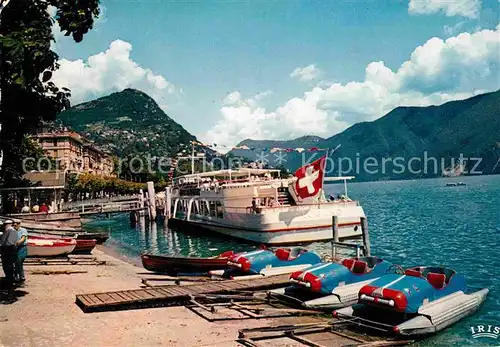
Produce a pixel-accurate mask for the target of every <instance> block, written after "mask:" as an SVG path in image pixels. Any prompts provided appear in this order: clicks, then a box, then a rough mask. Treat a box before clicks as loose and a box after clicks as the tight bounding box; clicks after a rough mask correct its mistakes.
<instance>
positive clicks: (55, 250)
mask: <svg viewBox="0 0 500 347" xmlns="http://www.w3.org/2000/svg"><path fill="white" fill-rule="evenodd" d="M75 247H76V240H75V239H71V240H58V239H52V240H50V239H30V238H29V237H28V257H55V256H61V255H66V254H69V253H71V252H73V250H74V249H75Z"/></svg>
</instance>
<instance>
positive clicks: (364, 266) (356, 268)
mask: <svg viewBox="0 0 500 347" xmlns="http://www.w3.org/2000/svg"><path fill="white" fill-rule="evenodd" d="M368 271H369V268H368V263H367V262H366V261H362V260H356V261H355V262H354V265H353V267H352V270H351V272H352V273H353V274H356V275H362V274H365V273H367V272H368Z"/></svg>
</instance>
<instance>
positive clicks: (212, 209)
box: [209, 201, 217, 217]
mask: <svg viewBox="0 0 500 347" xmlns="http://www.w3.org/2000/svg"><path fill="white" fill-rule="evenodd" d="M209 206H210V216H211V217H215V216H216V215H217V210H216V206H215V201H210V202H209Z"/></svg>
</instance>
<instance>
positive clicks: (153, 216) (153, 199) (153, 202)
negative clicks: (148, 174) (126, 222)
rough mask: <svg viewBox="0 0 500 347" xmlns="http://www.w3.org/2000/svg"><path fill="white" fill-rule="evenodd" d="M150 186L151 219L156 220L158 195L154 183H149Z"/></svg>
mask: <svg viewBox="0 0 500 347" xmlns="http://www.w3.org/2000/svg"><path fill="white" fill-rule="evenodd" d="M147 185H148V196H149V219H150V220H156V193H155V185H154V183H153V181H149V182H148V183H147Z"/></svg>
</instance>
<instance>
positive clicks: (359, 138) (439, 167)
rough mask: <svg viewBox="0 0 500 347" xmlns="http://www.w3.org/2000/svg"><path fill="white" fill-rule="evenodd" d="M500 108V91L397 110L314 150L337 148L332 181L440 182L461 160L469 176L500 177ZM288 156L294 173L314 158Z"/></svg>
mask: <svg viewBox="0 0 500 347" xmlns="http://www.w3.org/2000/svg"><path fill="white" fill-rule="evenodd" d="M499 105H500V91H496V92H493V93H487V94H482V95H478V96H474V97H472V98H469V99H466V100H459V101H451V102H447V103H445V104H443V105H440V106H429V107H398V108H395V109H394V110H392V111H391V112H389V113H388V114H386V115H385V116H383V117H381V118H379V119H377V120H375V121H372V122H363V123H357V124H354V125H353V126H351V127H350V128H348V129H346V130H345V131H343V132H342V133H339V134H337V135H334V136H332V137H330V138H327V139H324V140H322V141H319V142H317V144H316V145H315V146H316V147H318V148H330V149H334V148H337V150H335V151H334V153H333V154H330V159H329V165H327V170H328V171H329V175H331V176H336V175H339V174H342V175H354V176H357V177H358V179H360V180H380V179H407V178H421V177H435V176H441V175H442V174H443V172H445V171H446V170H449V169H450V168H451V169H453V168H455V167H456V166H457V164H458V160H459V158H460V155H461V154H462V155H463V157H464V158H466V159H467V158H468V160H465V161H464V170H465V173H467V172H469V173H471V174H473V173H474V172H471V170H473V169H474V170H475V172H482V173H486V174H491V173H500V163H498V164H497V162H498V161H499V160H500V106H499ZM293 141H294V144H295V146H294V147H304V148H307V147H308V144H307V142H304V143H297V142H296V140H293ZM339 146H340V147H339ZM240 152H241V151H240ZM245 152H246V153H247V155H248V156H253V155H254V154H250V153H248V152H250V151H245ZM287 154H288V157H287V160H286V162H285V163H284V164H285V167H287V168H289V169H296V168H297V167H299V166H301V164H302V162H304V160H307V157H308V156H310V155H311V153H302V154H300V155H299V154H298V153H295V154H292V153H287ZM315 156H316V158H317V157H319V154H318V153H315ZM369 158H371V159H369ZM432 158H435V159H432ZM383 159H385V163H383ZM375 162H376V164H373V163H375ZM269 164H270V165H273V163H272V162H270V163H269ZM349 164H350V166H351V169H350V170H349ZM476 164H477V166H476V167H475V168H474V166H475V165H476ZM495 165H497V166H495ZM375 171H376V172H375Z"/></svg>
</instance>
